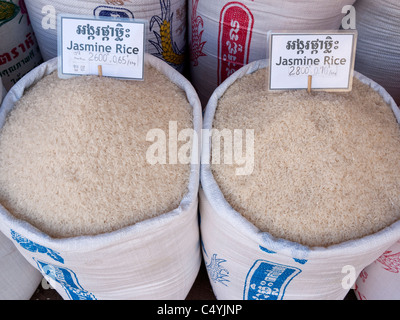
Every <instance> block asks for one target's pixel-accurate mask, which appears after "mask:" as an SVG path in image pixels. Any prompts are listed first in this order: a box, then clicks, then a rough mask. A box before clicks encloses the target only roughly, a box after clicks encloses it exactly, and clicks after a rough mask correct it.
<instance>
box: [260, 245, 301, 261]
mask: <svg viewBox="0 0 400 320" xmlns="http://www.w3.org/2000/svg"><path fill="white" fill-rule="evenodd" d="M258 247H259V248H260V250H262V251H264V252H266V253H269V254H275V253H276V252H275V251H272V250H270V249H267V248H265V247H262V246H258ZM293 260H294V261H296V262H297V263H300V264H306V263H307V261H308V260H307V259H298V258H293Z"/></svg>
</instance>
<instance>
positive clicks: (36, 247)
mask: <svg viewBox="0 0 400 320" xmlns="http://www.w3.org/2000/svg"><path fill="white" fill-rule="evenodd" d="M10 231H11V237H12V238H13V239H14V240H15V241H16V242H17V243H19V245H20V246H21V247H22V248H24V249H26V250H28V251H30V252H39V253H44V254H47V255H48V256H49V257H50V258H52V259H54V260H55V261H57V262H60V263H64V259H63V258H62V257H61V256H60V254H59V253H58V252H56V251H54V250H52V249H50V248H46V247H44V246H41V245H40V244H37V243H35V242H33V241H31V240H29V239H27V238H25V237H23V236H21V235H20V234H19V233H17V232H15V231H14V230H12V229H10Z"/></svg>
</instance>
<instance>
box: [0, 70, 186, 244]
mask: <svg viewBox="0 0 400 320" xmlns="http://www.w3.org/2000/svg"><path fill="white" fill-rule="evenodd" d="M169 121H177V127H178V132H179V131H180V130H181V129H183V128H192V127H193V124H192V110H191V107H190V105H189V103H188V101H187V98H186V94H185V92H184V91H183V90H181V89H180V88H178V87H177V86H176V85H175V84H173V83H171V82H170V81H169V80H168V79H167V78H166V77H165V76H164V75H162V74H161V73H160V72H158V71H157V70H155V69H153V68H151V67H146V70H145V81H143V82H142V81H129V80H116V79H112V78H106V77H97V76H82V77H75V78H72V79H68V80H61V79H59V78H58V77H57V74H56V72H54V73H53V74H51V75H49V76H46V77H45V78H43V79H42V80H40V81H39V82H38V83H36V84H35V85H34V86H33V87H31V88H30V89H29V90H28V91H26V92H25V94H24V96H23V97H22V98H21V99H20V100H19V101H18V103H17V104H16V105H15V108H14V109H13V110H12V111H11V112H10V114H9V115H8V118H7V122H6V124H5V125H4V127H3V128H2V130H1V133H0V203H1V204H2V205H3V206H4V207H5V208H6V209H8V210H9V211H10V212H11V213H12V214H13V215H14V216H16V217H18V218H20V219H23V220H26V221H28V222H30V223H31V224H32V225H34V226H35V227H37V228H38V229H40V230H41V231H43V232H45V233H47V234H49V235H50V236H52V237H57V238H63V237H71V236H80V235H95V234H100V233H104V232H110V231H113V230H117V229H120V228H123V227H125V226H128V225H132V224H135V223H137V222H139V221H143V220H145V219H148V218H152V217H155V216H157V215H160V214H162V213H166V212H169V211H171V210H173V209H175V208H177V207H178V206H179V203H180V201H181V200H182V197H183V196H184V194H185V193H186V192H187V191H188V187H187V186H188V181H189V175H190V165H189V164H180V163H178V164H174V165H170V164H168V159H167V164H165V165H161V164H154V165H152V164H150V163H149V161H147V159H146V151H147V150H148V148H149V147H150V146H151V145H152V144H153V143H154V142H151V141H146V134H147V133H148V132H149V130H151V129H154V128H159V129H161V130H163V131H164V132H165V133H166V137H167V138H168V132H169V131H168V130H169ZM180 143H184V142H179V143H178V147H179V144H180ZM167 154H168V144H167Z"/></svg>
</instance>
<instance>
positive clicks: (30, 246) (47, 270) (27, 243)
mask: <svg viewBox="0 0 400 320" xmlns="http://www.w3.org/2000/svg"><path fill="white" fill-rule="evenodd" d="M10 233H11V237H12V239H13V240H14V241H15V242H17V243H18V244H19V245H20V246H21V247H22V248H24V249H25V250H28V251H30V252H32V253H42V254H45V255H47V256H49V257H50V258H52V259H53V260H55V261H56V262H59V263H62V264H64V258H62V257H61V255H60V253H59V252H57V251H54V250H53V249H50V248H47V247H45V246H42V245H40V244H38V243H36V242H33V241H31V240H29V239H28V238H25V237H24V236H22V235H20V234H19V233H18V232H15V231H14V230H12V229H11V230H10ZM32 259H33V260H34V261H35V262H36V264H37V266H38V269H39V271H40V272H41V273H42V274H43V276H44V277H45V278H46V280H48V281H49V282H50V283H51V282H56V283H58V284H60V285H61V287H62V288H63V289H64V290H65V292H66V293H67V295H68V297H69V298H70V299H72V300H96V297H95V296H94V295H93V294H92V293H90V292H88V291H86V290H85V289H83V288H82V286H81V285H80V284H79V281H78V277H77V276H76V274H75V273H74V272H73V271H72V270H70V269H68V268H65V267H60V266H56V265H54V264H51V263H48V262H44V261H40V260H37V259H36V258H34V257H32ZM52 287H53V288H54V287H55V286H54V285H52Z"/></svg>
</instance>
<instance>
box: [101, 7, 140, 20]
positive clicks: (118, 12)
mask: <svg viewBox="0 0 400 320" xmlns="http://www.w3.org/2000/svg"><path fill="white" fill-rule="evenodd" d="M93 15H94V16H95V17H110V18H131V19H133V18H134V15H133V13H132V11H130V10H128V9H126V8H118V7H110V6H98V7H96V8H95V9H94V10H93Z"/></svg>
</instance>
